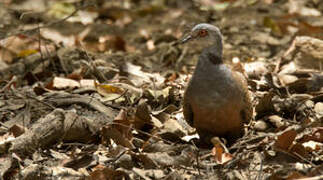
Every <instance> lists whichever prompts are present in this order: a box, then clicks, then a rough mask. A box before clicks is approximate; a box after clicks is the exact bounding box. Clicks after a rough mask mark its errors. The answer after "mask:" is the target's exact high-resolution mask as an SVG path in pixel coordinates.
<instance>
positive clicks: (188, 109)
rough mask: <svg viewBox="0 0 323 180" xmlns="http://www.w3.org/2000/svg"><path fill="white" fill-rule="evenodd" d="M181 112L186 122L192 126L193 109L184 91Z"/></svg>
mask: <svg viewBox="0 0 323 180" xmlns="http://www.w3.org/2000/svg"><path fill="white" fill-rule="evenodd" d="M183 114H184V118H185V120H186V122H187V123H188V124H189V125H190V126H192V127H193V124H194V123H193V110H192V106H191V104H190V103H189V101H188V98H187V97H186V93H185V95H184V100H183Z"/></svg>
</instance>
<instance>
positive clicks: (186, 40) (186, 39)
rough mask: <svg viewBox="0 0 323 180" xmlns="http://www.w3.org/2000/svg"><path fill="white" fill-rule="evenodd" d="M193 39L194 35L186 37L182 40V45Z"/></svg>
mask: <svg viewBox="0 0 323 180" xmlns="http://www.w3.org/2000/svg"><path fill="white" fill-rule="evenodd" d="M191 39H192V35H191V34H188V35H187V36H185V37H184V38H183V39H181V40H180V43H181V44H184V43H186V42H188V41H189V40H191Z"/></svg>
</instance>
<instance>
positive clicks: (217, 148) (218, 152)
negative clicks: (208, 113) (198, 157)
mask: <svg viewBox="0 0 323 180" xmlns="http://www.w3.org/2000/svg"><path fill="white" fill-rule="evenodd" d="M211 142H212V144H213V146H214V147H213V148H212V155H213V156H214V160H215V162H216V163H218V164H225V163H227V162H229V161H231V160H232V158H233V156H232V155H231V154H230V153H229V151H228V149H227V148H226V147H225V145H224V144H223V143H222V142H221V140H220V139H219V138H218V137H213V138H212V139H211Z"/></svg>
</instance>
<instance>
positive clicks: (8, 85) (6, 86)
mask: <svg viewBox="0 0 323 180" xmlns="http://www.w3.org/2000/svg"><path fill="white" fill-rule="evenodd" d="M16 81H17V76H13V77H12V78H11V80H10V81H9V82H8V83H7V85H5V86H4V87H3V88H2V89H1V90H0V93H2V92H4V91H5V90H6V89H8V88H9V87H10V86H11V84H13V83H15V82H16Z"/></svg>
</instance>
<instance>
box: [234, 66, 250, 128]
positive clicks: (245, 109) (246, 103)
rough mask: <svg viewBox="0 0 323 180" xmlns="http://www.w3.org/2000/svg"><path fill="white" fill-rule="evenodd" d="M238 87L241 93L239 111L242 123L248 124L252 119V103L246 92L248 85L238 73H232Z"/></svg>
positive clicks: (247, 91)
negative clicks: (240, 107)
mask: <svg viewBox="0 0 323 180" xmlns="http://www.w3.org/2000/svg"><path fill="white" fill-rule="evenodd" d="M232 74H233V76H234V78H235V80H236V82H237V84H238V86H239V87H240V88H241V92H242V103H243V105H242V109H241V112H240V113H241V117H242V120H243V122H244V123H249V122H250V120H251V119H252V113H253V109H252V102H251V98H250V93H249V90H248V83H247V80H246V78H245V77H244V76H243V75H242V73H240V72H233V73H232Z"/></svg>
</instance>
